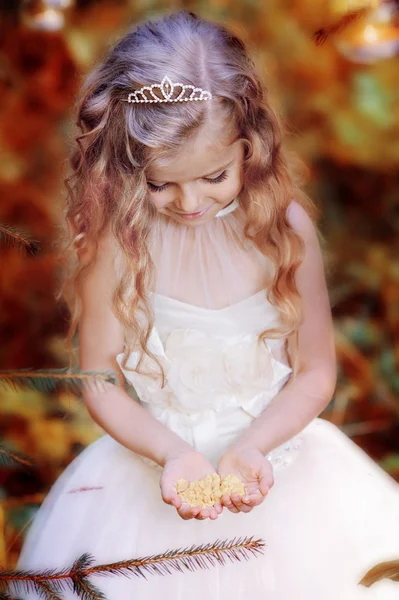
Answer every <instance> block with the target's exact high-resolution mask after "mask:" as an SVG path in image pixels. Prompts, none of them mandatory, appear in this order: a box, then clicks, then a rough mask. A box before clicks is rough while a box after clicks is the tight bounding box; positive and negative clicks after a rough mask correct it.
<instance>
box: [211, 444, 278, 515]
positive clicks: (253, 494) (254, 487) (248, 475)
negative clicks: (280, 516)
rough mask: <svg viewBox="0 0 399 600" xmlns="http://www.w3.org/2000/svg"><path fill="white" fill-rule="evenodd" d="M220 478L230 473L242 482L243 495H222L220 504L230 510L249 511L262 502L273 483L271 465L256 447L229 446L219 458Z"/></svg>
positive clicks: (236, 511) (218, 469) (235, 511)
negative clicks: (234, 447)
mask: <svg viewBox="0 0 399 600" xmlns="http://www.w3.org/2000/svg"><path fill="white" fill-rule="evenodd" d="M217 471H218V473H219V475H220V477H221V478H223V477H225V476H226V475H228V474H230V473H232V474H234V475H236V476H237V477H238V478H239V479H241V481H242V482H243V484H244V488H245V495H244V496H240V495H239V494H232V495H227V494H225V495H223V497H222V504H223V506H226V508H228V509H229V510H230V511H231V512H233V513H238V512H245V513H247V512H250V511H251V510H252V509H253V508H254V507H255V506H258V505H259V504H261V503H262V502H263V500H264V499H265V497H266V496H267V494H268V492H269V490H270V489H271V488H272V486H273V484H274V476H273V467H272V465H271V464H270V462H269V461H268V460H267V458H266V457H265V456H264V455H263V454H262V453H261V452H259V450H257V449H256V448H252V447H249V448H248V447H246V448H241V449H240V448H236V449H233V448H230V449H228V450H227V451H226V452H225V453H224V454H223V455H222V456H221V458H220V460H219V464H218V468H217Z"/></svg>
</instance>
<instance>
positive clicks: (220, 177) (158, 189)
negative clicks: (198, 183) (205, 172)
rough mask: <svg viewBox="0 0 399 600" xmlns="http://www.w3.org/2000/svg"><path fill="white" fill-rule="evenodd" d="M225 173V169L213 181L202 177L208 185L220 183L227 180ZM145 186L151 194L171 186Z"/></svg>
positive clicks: (151, 184)
mask: <svg viewBox="0 0 399 600" xmlns="http://www.w3.org/2000/svg"><path fill="white" fill-rule="evenodd" d="M227 173H228V170H227V169H226V170H225V171H223V173H221V174H220V175H218V176H217V177H215V178H214V179H207V178H206V177H204V181H207V182H208V183H221V182H222V181H224V180H225V179H226V178H227ZM147 185H148V187H149V188H150V190H152V191H153V192H162V190H164V189H165V188H167V187H169V185H171V184H170V183H164V184H163V185H154V184H153V183H150V182H147Z"/></svg>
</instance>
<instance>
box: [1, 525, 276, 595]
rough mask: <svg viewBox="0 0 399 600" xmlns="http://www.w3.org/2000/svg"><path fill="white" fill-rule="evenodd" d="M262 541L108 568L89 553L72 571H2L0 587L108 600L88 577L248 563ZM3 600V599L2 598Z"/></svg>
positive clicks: (216, 546)
mask: <svg viewBox="0 0 399 600" xmlns="http://www.w3.org/2000/svg"><path fill="white" fill-rule="evenodd" d="M264 546H265V544H264V542H263V540H262V539H257V540H254V539H253V536H252V537H244V538H238V539H237V540H236V538H234V539H233V540H231V541H226V540H224V541H222V540H216V542H214V543H208V544H201V545H199V546H195V545H193V546H191V547H189V548H184V549H178V550H167V551H166V552H164V553H162V554H156V555H151V556H146V557H143V558H135V559H131V560H126V561H120V562H116V563H111V564H106V565H97V566H96V565H94V557H93V556H92V555H90V554H89V553H85V554H82V555H81V556H80V557H79V558H78V559H77V560H76V561H75V562H74V564H73V566H72V568H70V569H68V568H65V569H62V570H61V571H56V570H54V569H46V570H44V571H42V572H40V573H35V572H33V571H22V570H11V571H1V570H0V588H4V586H8V585H10V584H11V583H12V584H13V586H15V587H17V588H20V587H22V588H23V589H24V590H25V591H27V592H31V591H35V592H37V593H38V594H39V595H40V596H41V597H42V598H44V599H45V600H62V596H61V595H59V592H61V591H62V586H63V585H67V586H68V587H69V588H70V589H72V590H73V591H74V592H75V593H76V594H77V595H78V596H79V598H81V599H82V600H107V598H106V596H105V595H104V594H103V592H101V590H99V589H98V588H96V587H95V586H94V585H93V584H92V583H91V582H90V581H89V580H88V576H89V575H93V574H98V575H105V576H109V575H114V574H115V575H118V574H122V575H133V576H134V577H140V578H144V579H147V577H146V576H147V575H170V574H172V573H173V572H174V571H179V572H181V573H183V572H184V571H196V570H198V569H209V568H211V567H214V566H216V565H217V564H219V565H225V564H226V562H227V561H230V562H236V561H240V560H241V559H244V560H248V559H249V558H250V557H251V556H257V555H258V554H262V553H263V551H264ZM0 600H1V599H0Z"/></svg>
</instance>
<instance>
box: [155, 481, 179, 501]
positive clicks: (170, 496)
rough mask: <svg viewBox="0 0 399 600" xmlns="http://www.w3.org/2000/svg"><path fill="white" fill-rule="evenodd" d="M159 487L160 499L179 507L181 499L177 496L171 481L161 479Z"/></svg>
mask: <svg viewBox="0 0 399 600" xmlns="http://www.w3.org/2000/svg"><path fill="white" fill-rule="evenodd" d="M160 488H161V495H162V500H163V501H164V502H166V504H171V505H172V506H175V507H176V508H180V506H181V504H182V501H181V498H179V496H178V495H177V492H176V488H175V486H174V485H173V483H171V482H168V481H164V480H163V479H161V481H160Z"/></svg>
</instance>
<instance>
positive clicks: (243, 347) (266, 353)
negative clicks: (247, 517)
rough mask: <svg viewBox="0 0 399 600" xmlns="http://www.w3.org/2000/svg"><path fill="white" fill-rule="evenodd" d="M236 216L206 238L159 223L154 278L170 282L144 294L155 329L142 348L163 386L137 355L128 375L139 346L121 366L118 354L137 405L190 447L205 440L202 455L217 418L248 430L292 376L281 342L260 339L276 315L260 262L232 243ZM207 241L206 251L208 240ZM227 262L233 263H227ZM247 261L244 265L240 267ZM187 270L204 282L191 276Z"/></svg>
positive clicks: (249, 249)
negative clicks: (230, 418)
mask: <svg viewBox="0 0 399 600" xmlns="http://www.w3.org/2000/svg"><path fill="white" fill-rule="evenodd" d="M235 213H236V211H234V212H230V213H229V214H228V215H227V216H225V217H224V218H223V224H221V223H222V219H220V220H219V223H217V224H215V223H213V224H212V225H211V227H212V230H211V232H210V228H207V229H206V230H205V231H202V232H198V231H196V230H195V229H196V228H195V229H193V230H190V231H185V232H183V235H182V237H180V238H177V236H178V235H181V230H177V229H176V230H175V229H173V230H172V229H171V227H174V225H172V224H170V223H167V224H166V225H165V224H164V229H162V231H161V232H162V233H163V234H164V235H161V236H160V235H159V233H160V232H159V230H158V231H157V230H155V234H154V245H153V247H152V251H153V256H154V262H155V264H156V265H157V267H158V273H160V274H162V275H165V271H166V273H168V274H169V275H170V277H169V278H168V277H165V276H164V277H162V276H161V278H160V279H159V278H158V280H157V286H156V288H155V290H154V291H153V292H152V293H151V304H152V308H153V313H154V326H153V329H152V332H151V335H150V338H149V342H148V346H149V349H150V350H151V351H152V353H153V354H155V355H156V357H157V359H158V360H159V362H160V364H161V365H162V368H163V370H164V373H165V386H164V387H162V378H161V374H160V371H159V367H158V366H157V365H156V364H155V363H154V361H153V360H152V359H151V358H149V357H148V356H146V355H144V358H143V360H142V364H141V368H140V372H136V371H135V370H134V369H135V368H136V367H137V364H138V361H139V357H140V356H141V352H140V351H139V350H137V351H135V352H131V353H130V355H129V356H128V360H127V363H126V368H122V364H121V363H122V359H123V356H124V354H123V353H121V354H118V356H117V357H116V358H117V361H118V364H119V365H120V367H121V369H122V371H123V373H124V375H125V377H126V379H127V380H128V382H130V384H131V385H132V386H133V388H134V390H135V392H136V395H137V397H138V399H139V401H140V402H141V403H142V404H143V405H144V406H146V408H147V409H148V410H150V412H151V413H152V414H153V415H154V416H155V417H156V418H158V419H159V420H161V421H162V422H163V423H164V424H165V425H167V426H168V427H169V428H171V429H172V430H174V431H175V432H176V433H178V434H179V435H181V437H183V438H184V439H186V440H187V441H190V443H194V445H197V446H201V444H204V443H205V445H207V444H208V450H210V446H212V444H213V443H214V442H215V435H216V429H215V427H216V421H217V419H218V418H221V417H222V415H227V414H229V413H231V412H232V411H233V412H234V411H235V414H236V415H237V414H240V415H242V419H241V417H240V419H239V420H240V421H241V426H242V427H243V426H247V425H248V423H249V422H250V421H251V420H252V419H254V418H256V417H257V416H259V415H260V414H261V412H262V411H263V410H264V409H265V407H266V406H267V405H268V404H269V403H270V402H272V400H273V399H274V398H275V396H276V395H277V393H278V392H279V391H280V389H281V388H282V387H283V385H284V384H285V383H286V382H287V381H288V379H289V378H290V375H291V372H292V371H291V367H290V366H289V360H288V355H287V352H286V345H285V340H284V339H270V338H268V339H267V340H266V341H262V342H259V340H258V337H259V334H260V333H261V332H262V331H264V330H265V329H269V328H272V327H275V326H276V325H277V324H278V321H279V312H278V309H277V308H276V307H275V306H274V305H273V304H272V303H271V302H269V300H268V299H267V296H266V287H265V286H266V283H267V281H268V276H269V275H270V269H269V270H267V268H266V267H267V266H268V262H267V259H266V258H265V257H264V256H263V255H261V253H260V252H259V251H257V249H256V248H253V247H251V246H245V245H242V244H241V241H239V240H238V241H237V240H236V239H235V234H236V233H237V232H238V227H239V221H238V220H234V221H232V220H231V217H233V216H234V215H235ZM229 218H230V220H229V221H227V219H229ZM214 221H216V219H214ZM179 227H181V226H179ZM190 236H191V237H190ZM212 237H213V241H214V243H213V244H212V245H211V244H208V243H205V242H210V240H211V238H212ZM177 240H178V242H177ZM187 240H190V244H189V245H190V252H188V248H187V247H186V251H184V247H185V246H184V244H185V243H186V242H187ZM216 240H219V241H220V244H221V246H222V247H223V246H224V250H225V254H224V259H225V261H227V262H226V267H225V269H223V264H222V263H221V262H220V260H216V257H218V256H219V254H218V251H219V248H220V246H219V245H218V244H216V245H215V241H216ZM156 241H158V242H159V245H156V244H155V242H156ZM166 242H168V243H166ZM193 242H194V245H193ZM182 248H183V250H182ZM161 250H162V251H161ZM212 257H215V260H213V261H211V258H212ZM228 257H230V259H232V260H233V259H234V264H233V265H232V264H229V258H228ZM219 259H220V256H219ZM248 264H249V265H251V267H250V268H246V269H245V266H247V265H248ZM171 265H173V267H174V269H176V270H177V271H178V275H179V276H177V274H176V273H175V272H174V269H171ZM206 265H208V266H209V270H207V269H205V266H206ZM160 266H161V268H159V267H160ZM162 267H163V269H162ZM241 267H244V270H242V269H241ZM225 270H227V272H228V273H227V275H229V276H231V275H232V274H233V273H235V275H236V280H235V281H234V279H233V281H232V280H231V279H230V277H228V276H227V275H226V273H225V272H224V271H225ZM193 273H200V274H201V277H198V280H196V279H195V278H194V277H193ZM191 283H194V288H193V287H192V286H191V285H190V284H191ZM262 283H263V287H261V284H262ZM259 287H260V289H259ZM237 288H238V290H237ZM164 292H167V293H164ZM237 411H239V413H238V412H237ZM236 425H238V427H239V426H240V424H239V423H236ZM212 440H213V441H212Z"/></svg>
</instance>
